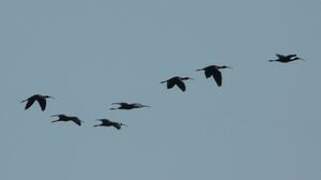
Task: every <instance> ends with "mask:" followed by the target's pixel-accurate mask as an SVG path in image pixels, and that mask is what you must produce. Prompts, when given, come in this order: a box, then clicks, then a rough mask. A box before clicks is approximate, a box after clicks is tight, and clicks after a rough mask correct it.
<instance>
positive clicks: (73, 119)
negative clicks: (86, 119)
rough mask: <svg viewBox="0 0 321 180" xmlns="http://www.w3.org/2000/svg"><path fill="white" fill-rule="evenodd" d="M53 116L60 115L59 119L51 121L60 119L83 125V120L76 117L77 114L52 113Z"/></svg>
mask: <svg viewBox="0 0 321 180" xmlns="http://www.w3.org/2000/svg"><path fill="white" fill-rule="evenodd" d="M51 117H58V119H57V120H54V121H51V122H53V123H54V122H58V121H65V122H67V121H72V122H74V123H75V124H77V125H78V126H81V123H82V121H81V120H80V119H79V118H78V117H76V116H67V115H65V114H57V115H52V116H51Z"/></svg>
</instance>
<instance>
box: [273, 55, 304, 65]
mask: <svg viewBox="0 0 321 180" xmlns="http://www.w3.org/2000/svg"><path fill="white" fill-rule="evenodd" d="M276 57H277V59H272V60H269V62H280V63H289V62H292V61H296V60H302V61H304V59H302V58H300V57H298V56H297V55H296V54H289V55H282V54H276Z"/></svg>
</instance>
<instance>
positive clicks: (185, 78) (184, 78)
mask: <svg viewBox="0 0 321 180" xmlns="http://www.w3.org/2000/svg"><path fill="white" fill-rule="evenodd" d="M180 79H181V80H183V81H185V80H194V79H193V78H191V77H182V78H180Z"/></svg>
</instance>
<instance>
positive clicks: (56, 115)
mask: <svg viewBox="0 0 321 180" xmlns="http://www.w3.org/2000/svg"><path fill="white" fill-rule="evenodd" d="M58 116H59V114H55V115H51V116H50V117H58Z"/></svg>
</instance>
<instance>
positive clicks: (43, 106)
mask: <svg viewBox="0 0 321 180" xmlns="http://www.w3.org/2000/svg"><path fill="white" fill-rule="evenodd" d="M49 98H53V97H51V96H47V95H40V94H35V95H33V96H31V97H29V98H28V99H25V100H23V101H21V103H24V102H27V103H26V106H25V110H27V109H29V108H30V107H31V106H32V105H33V103H34V102H35V101H37V102H38V104H39V106H40V108H41V110H42V111H45V109H46V105H47V99H49Z"/></svg>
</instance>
